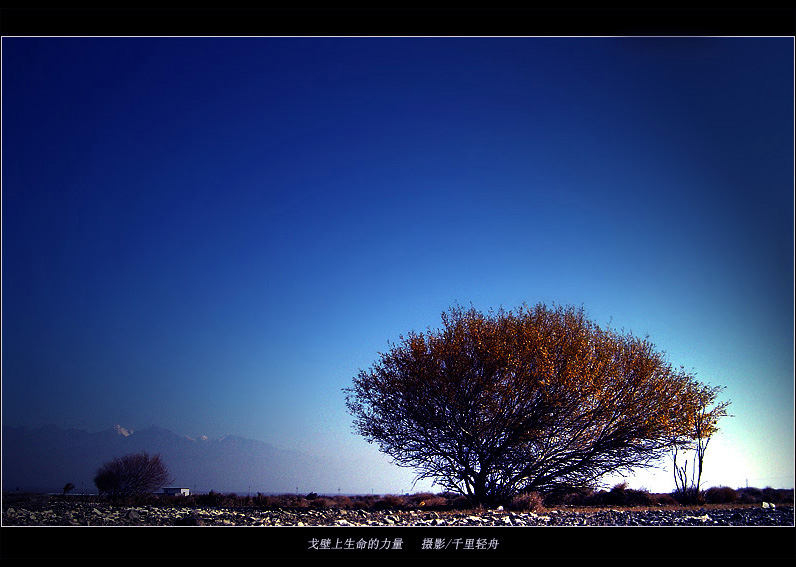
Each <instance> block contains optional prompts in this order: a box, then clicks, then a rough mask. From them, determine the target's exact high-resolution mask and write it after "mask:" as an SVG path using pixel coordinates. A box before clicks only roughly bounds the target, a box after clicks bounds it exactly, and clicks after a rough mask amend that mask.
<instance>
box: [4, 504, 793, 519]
mask: <svg viewBox="0 0 796 567" xmlns="http://www.w3.org/2000/svg"><path fill="white" fill-rule="evenodd" d="M2 524H3V526H793V525H794V513H793V506H784V505H780V506H776V507H773V506H770V505H763V506H755V507H736V508H724V507H722V508H712V507H706V508H699V509H658V510H640V509H639V510H619V509H600V510H588V511H580V510H579V511H574V510H567V509H561V510H546V511H540V512H536V513H534V512H513V511H503V510H487V511H480V510H479V511H455V512H452V511H428V510H422V509H421V510H410V511H404V510H402V511H370V510H345V509H342V510H341V509H328V510H312V509H302V510H284V509H278V510H265V509H256V508H185V507H161V506H111V505H109V504H106V503H97V502H81V501H77V500H62V499H58V498H48V497H39V498H35V497H34V498H27V499H19V500H16V501H15V499H13V498H9V499H4V501H3V518H2Z"/></svg>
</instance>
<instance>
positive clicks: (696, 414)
mask: <svg viewBox="0 0 796 567" xmlns="http://www.w3.org/2000/svg"><path fill="white" fill-rule="evenodd" d="M721 390H723V388H721V387H709V386H704V385H703V386H702V387H701V389H700V390H699V391H698V392H697V393H696V395H695V396H694V397H693V399H694V400H697V401H698V406H697V407H696V409H695V411H693V412H692V413H691V414H690V415H691V416H692V419H693V421H692V424H691V429H690V434H689V435H688V436H687V437H685V438H681V439H680V440H679V442H675V443H674V444H673V445H672V464H673V466H674V485H675V494H676V495H677V498H678V499H679V500H680V501H681V502H682V503H684V504H696V503H699V502H701V501H702V471H703V469H704V463H705V451H706V450H707V448H708V443H710V439H711V437H712V436H713V434H714V433H715V432H716V431H717V430H718V428H717V426H716V423H717V421H718V420H719V418H721V417H725V416H726V415H727V407H728V406H729V402H721V403H719V404H717V405H716V406H714V407H713V408H711V409H708V408H709V407H710V406H711V405H712V404H713V403H714V402H715V400H716V397H717V396H718V394H719V392H720V391H721ZM689 451H693V452H694V456H693V458H692V459H691V470H690V472H689V470H688V459H685V461H684V462H683V464H682V465H680V464H678V462H677V458H678V455H681V454H682V453H687V452H689Z"/></svg>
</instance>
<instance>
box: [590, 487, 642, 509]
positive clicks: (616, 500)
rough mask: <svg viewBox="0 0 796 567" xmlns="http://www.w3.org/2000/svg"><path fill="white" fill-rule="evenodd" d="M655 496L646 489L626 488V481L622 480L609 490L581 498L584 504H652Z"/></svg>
mask: <svg viewBox="0 0 796 567" xmlns="http://www.w3.org/2000/svg"><path fill="white" fill-rule="evenodd" d="M656 503H657V501H656V498H655V497H654V496H653V495H651V494H650V493H649V492H647V491H646V490H643V489H641V490H634V489H632V488H627V483H625V482H622V483H620V484H617V485H616V486H614V487H613V488H612V489H611V490H610V491H607V492H606V491H605V490H600V491H598V492H595V493H593V494H591V495H590V496H587V497H586V498H584V499H583V505H585V506H626V507H635V506H654V505H655V504H656Z"/></svg>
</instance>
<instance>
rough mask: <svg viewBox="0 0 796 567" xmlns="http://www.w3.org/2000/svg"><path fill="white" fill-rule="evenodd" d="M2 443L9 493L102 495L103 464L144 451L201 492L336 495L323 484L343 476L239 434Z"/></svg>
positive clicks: (32, 436) (49, 432) (122, 433)
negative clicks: (69, 487) (98, 482)
mask: <svg viewBox="0 0 796 567" xmlns="http://www.w3.org/2000/svg"><path fill="white" fill-rule="evenodd" d="M2 442H3V443H2V454H3V461H2V487H3V490H4V491H15V490H20V491H33V492H60V491H61V490H62V489H63V487H64V485H65V484H66V483H68V482H71V483H72V484H74V485H75V489H74V492H81V491H83V492H87V493H96V487H95V486H94V476H95V474H96V471H97V469H98V468H99V467H100V466H101V465H102V464H103V463H105V462H107V461H109V460H111V459H113V458H115V457H119V456H122V455H125V454H128V453H137V452H139V451H146V452H148V453H149V454H160V455H161V457H162V459H163V461H164V463H165V464H166V466H167V467H168V469H169V472H170V473H171V475H172V477H173V479H174V482H173V483H172V484H173V485H174V486H181V487H186V488H190V489H191V490H192V491H194V492H197V491H198V492H208V491H210V490H215V491H216V492H235V493H238V494H246V493H247V492H251V493H257V492H262V493H282V492H291V493H292V492H295V491H296V490H297V489H298V490H300V491H306V492H310V491H316V492H322V491H331V490H335V489H334V488H331V487H328V488H327V487H324V486H323V482H324V480H323V479H325V478H326V479H328V478H334V477H335V476H336V475H335V474H334V467H335V465H334V464H333V463H329V462H321V461H320V460H319V459H317V458H315V457H313V456H311V455H306V454H303V453H300V452H296V451H288V450H282V449H278V448H276V447H274V446H272V445H270V444H268V443H263V442H260V441H255V440H252V439H246V438H243V437H237V436H234V435H226V436H224V437H222V438H220V439H215V440H213V439H209V438H208V437H206V436H202V437H200V438H199V439H191V438H189V437H185V436H180V435H177V434H175V433H173V432H171V431H169V430H166V429H161V428H159V427H155V426H151V427H149V428H146V429H142V430H135V431H133V430H131V429H126V428H124V427H121V426H119V425H116V426H114V427H112V428H110V429H107V430H104V431H100V432H97V433H89V432H86V431H84V430H79V429H61V428H59V427H56V426H54V425H48V426H44V427H40V428H38V429H27V428H22V427H7V426H4V427H3V437H2ZM330 472H331V474H329V473H330ZM340 474H341V475H342V474H343V473H342V471H341V472H340ZM338 478H340V477H338ZM332 482H334V481H332Z"/></svg>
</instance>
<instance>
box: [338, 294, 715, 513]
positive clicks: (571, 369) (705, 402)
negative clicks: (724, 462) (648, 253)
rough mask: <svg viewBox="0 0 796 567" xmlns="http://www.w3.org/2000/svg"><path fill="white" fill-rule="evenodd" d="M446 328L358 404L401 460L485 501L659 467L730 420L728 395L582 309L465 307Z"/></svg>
mask: <svg viewBox="0 0 796 567" xmlns="http://www.w3.org/2000/svg"><path fill="white" fill-rule="evenodd" d="M442 323H443V326H442V328H441V329H438V330H433V331H432V330H429V331H428V332H426V333H416V332H414V331H412V332H410V333H409V334H408V335H406V336H401V337H400V342H399V343H398V344H395V345H391V347H390V349H389V350H388V351H387V352H386V353H382V354H381V355H380V358H379V360H378V361H377V362H376V363H375V364H374V365H373V367H372V368H370V369H369V370H367V371H360V373H359V375H358V377H357V378H355V380H354V386H353V387H352V388H348V389H346V392H347V398H346V404H347V406H348V408H349V411H350V412H351V413H352V414H353V415H354V416H355V429H356V430H357V432H358V433H360V434H361V435H363V436H364V437H365V438H366V439H367V440H368V441H370V442H373V443H377V444H378V445H379V446H380V448H381V450H382V451H383V452H385V453H387V454H388V455H390V456H391V457H393V459H394V460H395V462H396V463H397V464H399V465H402V466H408V467H413V468H415V469H417V470H418V474H419V478H424V477H426V478H434V479H435V480H436V482H437V483H438V484H441V485H442V486H444V487H445V488H446V489H449V490H455V491H458V492H461V493H462V494H465V495H467V496H468V497H470V498H471V499H473V500H474V501H476V502H478V503H493V502H496V501H499V500H505V499H506V498H510V497H511V496H512V495H514V494H516V493H518V492H521V491H530V490H535V491H545V490H554V489H557V488H569V487H578V486H586V485H590V484H593V483H594V482H595V481H596V480H597V479H599V477H601V476H602V475H604V474H607V473H610V472H615V471H619V470H629V469H632V468H635V467H639V466H648V465H650V464H651V463H654V462H655V461H657V460H658V459H659V458H660V457H661V456H662V454H663V452H665V451H666V450H667V449H669V448H671V447H672V446H676V445H680V446H683V445H687V444H688V443H690V442H691V441H692V440H693V438H694V424H695V423H697V422H700V423H702V424H703V426H704V427H707V428H708V429H706V430H705V431H707V432H709V433H712V432H713V431H715V428H716V422H717V420H718V418H720V417H722V416H723V415H725V414H726V412H724V408H725V407H726V404H724V405H721V406H719V407H718V408H717V409H716V410H715V411H714V412H713V413H711V412H710V411H708V410H707V408H708V406H709V405H710V404H712V403H713V402H714V401H715V398H716V396H717V394H718V391H719V389H717V388H711V387H708V386H705V385H703V384H700V383H699V382H697V381H696V380H695V378H694V376H693V375H691V374H689V373H687V372H685V371H684V370H682V369H675V368H673V367H672V366H671V365H670V364H669V363H668V362H667V361H666V360H665V359H664V356H663V355H662V354H661V353H658V352H656V351H655V349H654V347H653V345H652V344H651V343H650V342H649V341H648V340H646V339H638V338H636V337H633V336H632V335H629V334H622V333H618V332H616V331H614V330H611V329H604V328H601V327H599V326H598V325H596V324H595V323H593V322H591V321H590V320H588V318H587V317H586V315H585V312H584V310H583V309H582V308H580V309H578V308H574V307H569V306H567V307H562V306H554V307H553V308H548V307H547V306H545V305H543V304H539V305H536V306H534V307H527V306H525V305H523V306H522V307H520V308H519V309H518V310H516V311H504V310H502V309H501V310H498V311H493V312H489V313H487V314H484V313H481V312H479V311H476V310H475V309H472V308H471V309H468V310H465V309H463V308H461V307H455V308H452V309H450V310H449V311H448V312H446V313H443V315H442ZM705 415H708V416H709V419H707V420H705V419H704V417H705ZM700 416H701V417H700Z"/></svg>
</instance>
